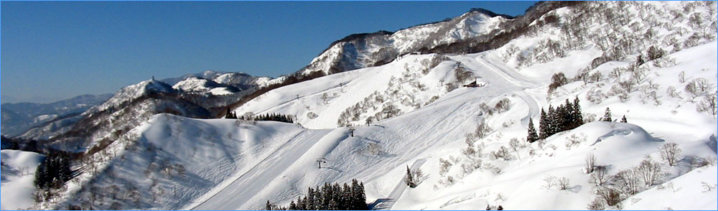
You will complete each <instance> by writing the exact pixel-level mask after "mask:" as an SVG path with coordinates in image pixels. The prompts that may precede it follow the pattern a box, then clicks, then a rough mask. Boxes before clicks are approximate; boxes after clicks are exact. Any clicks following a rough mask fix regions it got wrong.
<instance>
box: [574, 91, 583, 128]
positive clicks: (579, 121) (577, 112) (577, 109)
mask: <svg viewBox="0 0 718 211" xmlns="http://www.w3.org/2000/svg"><path fill="white" fill-rule="evenodd" d="M573 111H574V113H573V115H574V117H573V118H574V119H575V121H576V122H575V123H576V127H578V126H581V125H583V113H582V112H581V105H580V104H579V101H578V97H576V98H574V99H573Z"/></svg>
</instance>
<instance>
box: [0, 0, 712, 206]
mask: <svg viewBox="0 0 718 211" xmlns="http://www.w3.org/2000/svg"><path fill="white" fill-rule="evenodd" d="M715 8H716V3H715V2H575V3H554V2H549V3H539V4H537V5H536V6H534V7H532V8H530V9H529V10H528V11H527V13H526V15H524V16H519V17H506V16H501V15H496V14H493V13H491V12H487V11H485V10H478V9H474V10H471V11H470V12H468V13H465V14H463V15H460V16H458V17H456V18H453V19H449V20H446V21H441V22H436V23H431V24H424V25H418V26H415V27H410V28H407V29H402V30H399V31H397V32H378V33H370V34H361V35H353V36H349V37H346V38H344V39H341V40H339V41H337V42H334V43H332V44H331V45H330V47H329V48H328V49H327V50H326V51H324V52H323V53H322V54H321V55H319V56H318V57H316V58H315V59H314V60H313V61H312V62H311V63H310V64H309V65H308V66H307V67H306V68H304V69H302V70H300V71H299V72H298V73H297V74H300V75H301V74H306V75H312V74H316V73H317V72H321V73H320V74H316V75H313V76H317V77H311V78H312V79H311V80H297V79H296V78H294V79H293V78H292V77H286V78H280V79H268V78H254V79H251V78H247V77H245V75H241V74H238V75H236V76H237V77H238V78H237V80H225V79H220V78H222V77H229V76H223V75H228V73H214V72H204V73H199V74H190V75H186V76H183V77H180V78H176V79H167V80H162V81H155V80H148V81H143V82H141V83H139V84H136V85H132V86H129V87H126V88H125V89H123V90H121V91H120V92H118V93H117V94H115V96H113V97H112V98H111V99H110V100H108V101H106V102H105V103H104V104H101V105H98V106H95V107H93V108H92V109H90V110H88V111H86V112H85V113H84V114H83V117H84V118H83V119H82V120H80V121H79V124H76V125H74V126H73V129H72V130H69V131H70V132H67V133H64V135H60V136H58V137H57V138H56V139H54V140H53V141H55V142H54V143H57V145H58V146H62V147H64V148H66V149H72V150H73V151H83V152H85V154H84V155H83V156H82V157H81V158H80V159H79V160H77V161H76V162H75V164H76V165H75V167H76V168H77V169H81V171H82V174H80V175H79V176H78V177H76V178H74V179H72V180H71V181H70V182H68V183H66V185H65V186H64V189H61V190H58V193H59V194H58V195H57V197H56V198H53V199H52V200H49V201H46V202H43V203H40V204H37V205H36V206H34V207H32V208H38V209H47V208H54V209H74V208H83V209H200V210H211V209H263V208H264V207H265V205H266V203H267V201H269V202H270V203H272V204H278V205H282V206H287V205H288V204H289V203H290V201H292V200H294V199H296V198H297V197H299V196H301V195H303V194H305V191H306V190H307V187H314V186H318V185H322V184H324V183H336V182H338V183H345V182H350V181H351V180H352V179H358V180H360V181H362V182H363V184H364V186H365V190H366V198H367V203H368V204H369V207H370V208H373V209H404V210H405V209H485V208H487V207H490V208H494V209H495V208H497V207H498V206H499V205H500V206H501V207H502V208H505V209H572V210H583V209H715V208H716V207H718V199H717V198H716V197H715V196H716V186H718V185H717V184H716V180H717V178H716V173H715V172H717V171H718V168H717V167H716V146H717V145H718V144H717V143H716V136H717V135H718V132H717V131H716V128H717V127H718V124H717V123H716V113H717V112H716V92H717V91H718V90H717V88H716V84H718V81H717V80H716V78H717V77H718V63H717V62H716V58H717V57H718V53H717V52H718V43H717V42H716V32H715V30H714V29H715V28H716V20H717V19H718V18H717V15H716V9H715ZM616 11H626V12H620V13H619V12H616ZM360 44H361V45H360ZM350 70H351V71H350ZM324 74H327V75H326V76H324ZM319 76H321V77H319ZM282 80H295V81H292V83H285V81H282ZM223 81H225V82H223ZM227 81H245V82H248V83H250V84H252V85H251V86H250V88H248V89H243V88H241V87H238V86H234V85H230V84H229V82H227ZM278 81H279V82H278ZM243 83H244V82H243ZM280 85H281V86H280ZM263 87H264V88H266V87H271V89H264V90H262V88H263ZM255 88H256V90H261V91H259V92H252V91H254V90H255ZM216 89H218V90H216ZM235 89H236V90H235ZM228 92H231V93H233V94H227V93H228ZM245 94H246V95H245ZM244 96H252V97H251V98H243V97H244ZM240 99H241V100H240ZM242 100H244V101H246V102H243V101H242ZM236 102H242V103H236ZM564 104H567V105H570V107H571V108H572V109H574V108H580V115H574V114H575V112H574V113H571V116H570V118H571V119H574V118H579V119H581V122H582V123H583V124H578V125H575V127H571V128H568V129H560V130H559V129H556V128H558V127H565V125H562V124H568V123H566V122H568V121H565V119H568V118H569V117H566V116H562V117H560V118H559V117H549V120H547V119H546V117H545V114H544V113H548V114H549V115H550V114H554V112H555V113H561V112H564V111H566V110H567V109H566V108H565V107H564V106H563V105H564ZM232 105H239V106H238V107H236V108H233V109H231V112H234V113H235V114H237V115H238V116H240V117H245V118H251V117H255V116H258V115H263V114H285V115H290V116H292V117H293V119H294V122H295V123H281V122H274V121H255V120H241V119H224V118H221V119H211V118H212V117H217V116H223V115H222V114H223V113H224V112H225V111H226V109H227V107H232ZM568 110H571V109H568ZM575 110H577V109H574V111H575ZM609 113H610V114H609ZM542 116H544V117H543V118H542ZM606 117H607V118H606ZM623 118H625V119H626V121H625V122H624V121H622V119H623ZM542 119H543V120H542ZM607 119H608V120H607ZM572 121H573V120H572ZM541 122H544V123H545V122H550V124H553V127H554V128H552V129H550V130H553V131H552V132H551V134H548V135H547V134H546V133H545V131H547V130H549V129H546V128H544V127H545V125H543V126H542V125H541V124H542V123H541ZM530 123H532V124H533V125H530ZM550 124H549V125H550ZM556 125H559V126H556ZM530 126H531V127H535V128H536V130H538V131H540V134H541V135H542V138H541V139H540V140H538V141H535V142H530V141H529V140H528V139H527V138H528V137H527V131H528V128H529V127H530ZM86 128H91V129H92V130H86ZM86 131H90V132H86ZM543 136H545V137H543ZM68 143H77V145H68ZM322 161H323V162H324V163H322V164H321V165H322V167H321V168H319V167H318V162H322ZM588 163H591V164H588ZM3 168H5V167H3ZM407 168H411V169H410V170H411V171H413V172H417V171H420V172H421V174H420V175H416V177H415V178H416V181H415V182H416V184H417V186H416V187H414V188H409V187H407V186H406V185H404V178H405V175H406V172H407ZM3 170H4V169H3ZM4 175H5V173H3V176H4ZM3 188H5V183H3ZM3 197H5V196H3ZM3 200H5V198H3ZM688 201H692V202H695V203H689V202H688Z"/></svg>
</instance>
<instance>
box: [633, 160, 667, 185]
mask: <svg viewBox="0 0 718 211" xmlns="http://www.w3.org/2000/svg"><path fill="white" fill-rule="evenodd" d="M636 171H637V172H638V174H639V175H640V176H641V179H643V182H644V184H645V185H646V186H651V185H653V184H654V183H655V182H656V181H657V180H658V179H659V177H660V175H661V165H660V164H658V163H655V162H653V161H652V160H650V158H649V159H646V160H643V161H641V164H640V165H638V167H636Z"/></svg>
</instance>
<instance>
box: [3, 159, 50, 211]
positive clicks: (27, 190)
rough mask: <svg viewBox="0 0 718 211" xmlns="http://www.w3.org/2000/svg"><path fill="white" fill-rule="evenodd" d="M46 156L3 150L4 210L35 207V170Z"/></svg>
mask: <svg viewBox="0 0 718 211" xmlns="http://www.w3.org/2000/svg"><path fill="white" fill-rule="evenodd" d="M44 158H45V156H44V155H42V154H39V153H34V152H27V151H20V150H8V149H4V150H2V194H0V196H2V203H0V204H2V208H1V209H3V210H18V209H27V208H30V207H32V206H33V204H34V202H35V200H34V194H33V193H34V191H35V185H34V183H33V181H34V180H35V169H36V168H37V166H38V165H40V162H42V160H43V159H44Z"/></svg>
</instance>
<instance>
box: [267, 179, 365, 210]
mask: <svg viewBox="0 0 718 211" xmlns="http://www.w3.org/2000/svg"><path fill="white" fill-rule="evenodd" d="M265 209H266V210H368V209H369V207H368V206H367V204H366V194H365V193H364V183H362V182H359V181H357V180H356V179H353V180H352V182H351V185H349V184H347V183H344V184H343V185H339V183H334V184H329V183H324V186H322V187H321V188H320V187H319V186H317V187H315V188H311V187H309V188H308V189H307V195H306V196H304V197H301V196H300V197H298V198H297V200H296V201H295V200H292V202H290V203H289V207H281V206H277V205H275V204H272V203H270V202H269V201H267V204H266V206H265Z"/></svg>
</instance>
